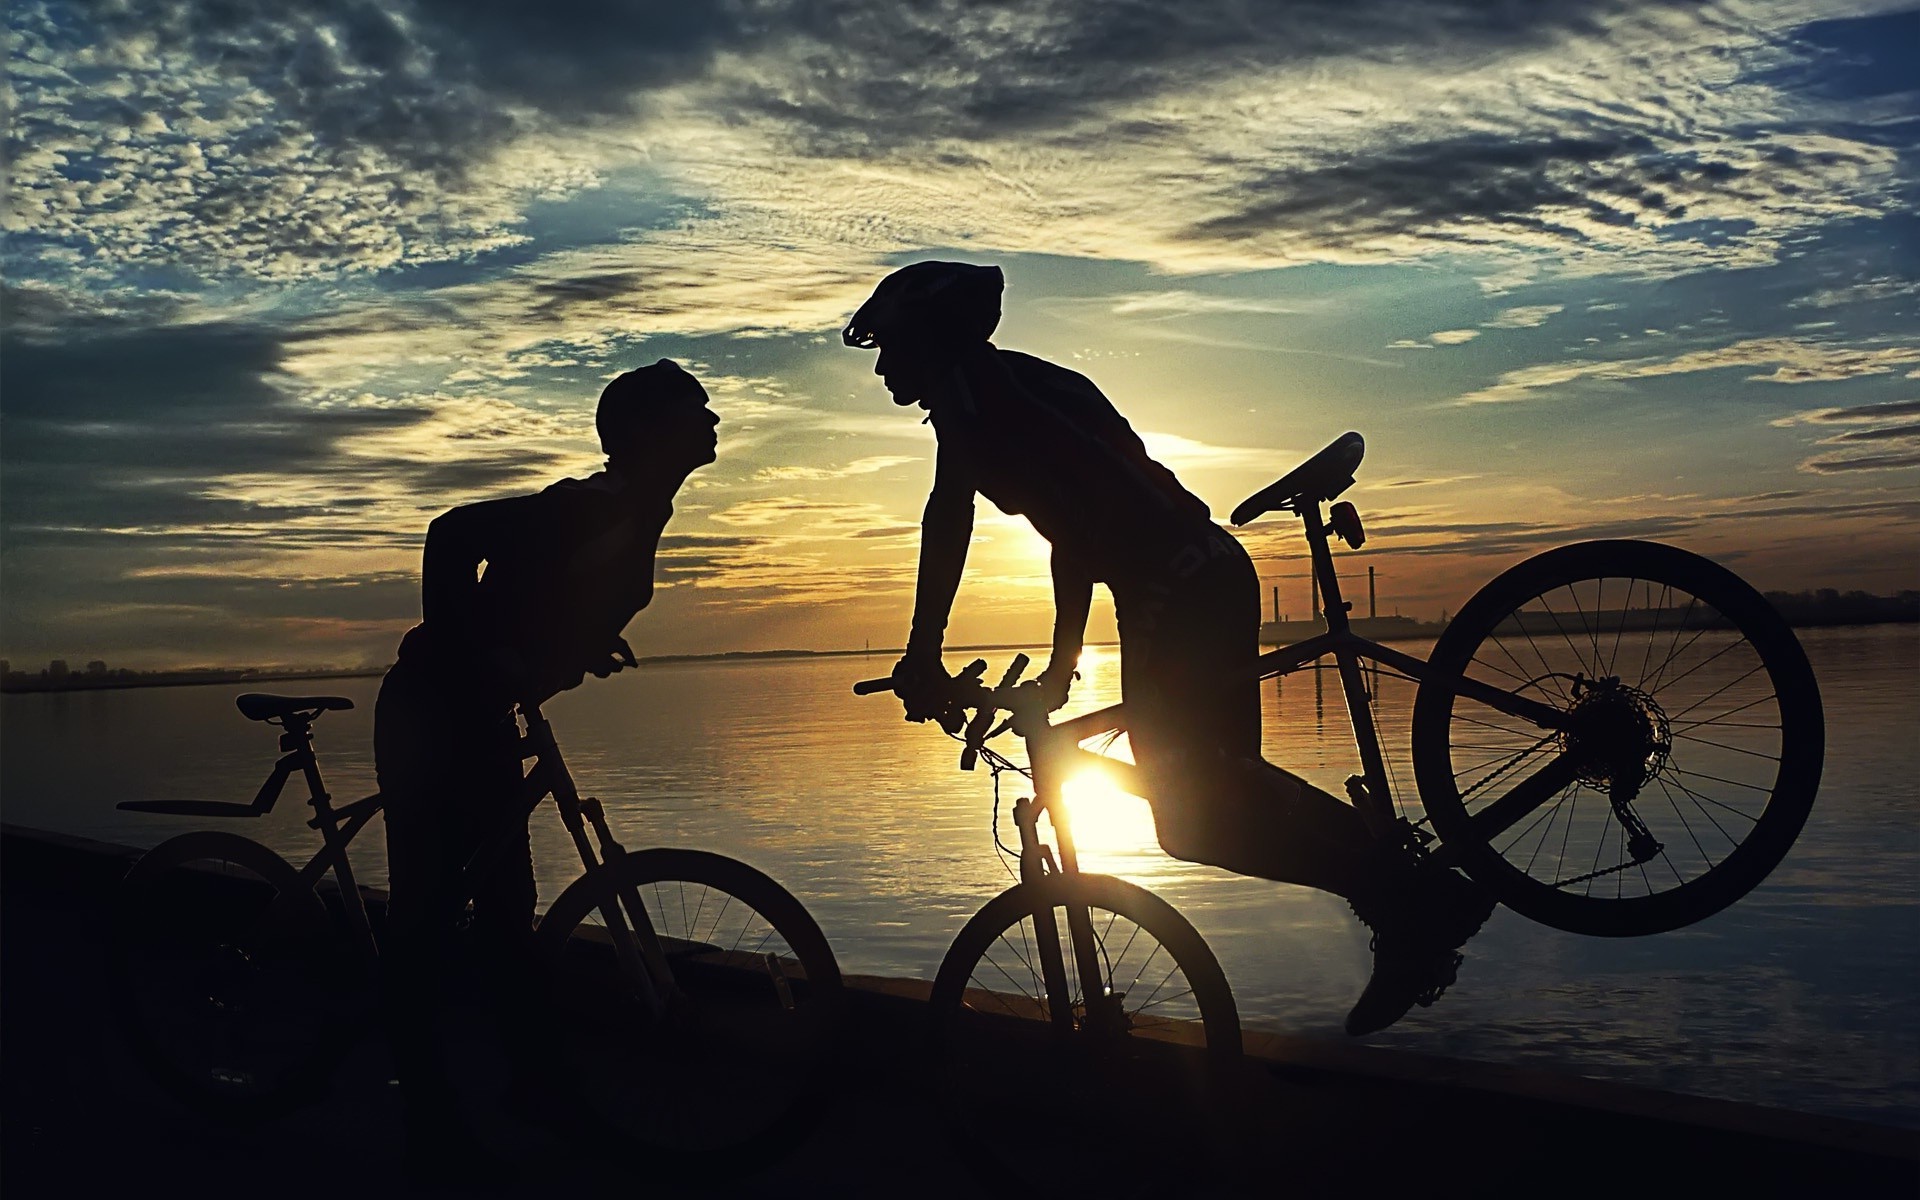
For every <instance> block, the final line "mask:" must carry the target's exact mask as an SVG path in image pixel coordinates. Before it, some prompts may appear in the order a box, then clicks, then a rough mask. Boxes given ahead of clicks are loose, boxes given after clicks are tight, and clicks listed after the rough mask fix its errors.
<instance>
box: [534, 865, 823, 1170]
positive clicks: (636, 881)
mask: <svg viewBox="0 0 1920 1200" xmlns="http://www.w3.org/2000/svg"><path fill="white" fill-rule="evenodd" d="M615 906H618V911H619V912H620V913H622V914H623V916H622V920H623V921H624V922H625V924H626V925H627V926H628V927H629V928H633V927H635V926H637V925H638V923H639V918H640V917H641V916H642V915H644V919H645V921H646V923H647V924H648V925H649V926H650V927H651V928H652V930H653V932H654V934H655V936H656V937H657V938H658V941H659V945H660V949H661V951H662V953H663V956H664V959H665V962H666V964H667V967H668V969H669V970H670V972H671V974H672V981H671V986H670V987H661V986H659V985H657V984H656V983H655V982H653V981H649V980H635V979H631V978H629V977H628V975H627V970H628V968H627V967H625V966H623V963H622V958H621V955H619V954H618V953H617V952H616V949H615V945H614V940H613V939H614V935H613V934H612V933H610V931H609V930H608V928H607V925H606V920H605V917H604V916H603V912H605V911H606V910H610V909H613V908H615ZM539 936H540V943H541V948H542V950H543V958H544V959H545V961H546V962H547V963H548V964H549V967H550V979H551V991H550V995H551V997H552V1004H553V1012H552V1018H553V1033H554V1044H555V1051H556V1054H557V1065H558V1066H559V1068H560V1072H559V1074H560V1078H561V1079H562V1080H564V1081H565V1085H566V1086H567V1087H568V1088H569V1089H571V1090H572V1092H573V1100H574V1101H575V1102H577V1103H578V1104H580V1105H583V1106H584V1110H585V1112H587V1113H588V1114H590V1122H589V1126H588V1127H587V1128H585V1129H584V1130H583V1132H586V1133H589V1134H592V1135H604V1136H610V1137H613V1138H616V1139H618V1140H619V1141H621V1142H623V1143H625V1144H626V1146H627V1147H628V1148H631V1149H634V1150H638V1151H640V1152H642V1153H644V1154H646V1155H648V1156H649V1159H650V1161H652V1162H654V1163H655V1164H657V1165H659V1166H661V1167H664V1168H667V1169H670V1170H693V1169H697V1170H698V1171H700V1172H701V1173H702V1175H711V1174H712V1173H713V1172H715V1171H745V1170H751V1169H755V1168H758V1167H761V1166H764V1165H766V1164H767V1163H769V1162H771V1161H773V1160H774V1159H776V1158H777V1157H779V1156H780V1155H782V1154H784V1153H785V1152H787V1151H788V1150H790V1149H791V1148H792V1147H793V1146H794V1145H795V1144H796V1143H797V1142H798V1141H799V1140H800V1139H801V1138H803V1137H804V1136H805V1135H806V1134H807V1133H808V1132H809V1131H810V1130H811V1128H812V1127H813V1124H814V1122H815V1121H816V1120H817V1119H818V1118H819V1117H820V1116H821V1115H822V1112H823V1111H824V1109H825V1107H826V1104H825V1100H826V1099H827V1097H828V1095H829V1094H830V1092H831V1084H832V1081H833V1079H834V1072H835V1069H836V1065H837V1064H836V1063H835V1061H834V1059H835V1055H836V1051H837V1049H838V1042H839V1039H840V1037H841V1034H842V1032H843V1031H842V1028H841V1023H842V1015H843V1014H842V1009H843V994H842V988H841V980H840V968H839V965H838V964H837V963H836V962H835V961H834V957H833V951H832V949H831V948H830V947H829V946H828V944H827V939H826V936H825V935H824V934H822V933H821V932H820V927H819V925H818V924H816V923H815V922H814V920H813V918H812V917H811V916H810V915H809V914H808V913H807V910H806V909H805V908H804V907H803V906H802V905H801V903H800V902H799V901H798V900H796V899H795V898H794V897H793V895H792V894H791V893H789V892H788V891H787V890H786V889H785V888H783V887H781V886H780V885H779V884H778V883H775V882H774V881H773V880H772V879H770V878H768V877H767V876H766V875H764V874H762V873H761V872H759V871H757V870H755V869H754V868H752V867H750V866H748V865H746V864H745V863H742V862H738V861H736V860H734V859H730V858H725V857H722V856H721V855H718V854H709V853H706V852H703V851H697V850H642V851H639V852H636V853H631V854H627V855H624V856H622V857H621V858H619V859H617V860H616V861H615V862H613V863H612V864H610V865H609V866H606V867H602V868H599V869H597V870H595V871H593V872H591V873H590V874H588V875H586V876H583V877H582V878H581V879H579V880H577V881H576V882H574V883H573V884H572V885H571V886H569V887H568V888H567V890H566V891H564V892H562V893H561V895H560V897H559V898H558V899H557V900H555V901H554V904H553V907H552V908H551V909H550V910H548V912H547V914H546V916H545V917H543V918H542V919H541V921H540V934H539ZM650 996H653V997H657V998H658V999H659V1001H660V1002H661V1003H660V1004H656V1001H655V1000H654V999H650V998H649V997H650ZM662 1005H663V1007H662Z"/></svg>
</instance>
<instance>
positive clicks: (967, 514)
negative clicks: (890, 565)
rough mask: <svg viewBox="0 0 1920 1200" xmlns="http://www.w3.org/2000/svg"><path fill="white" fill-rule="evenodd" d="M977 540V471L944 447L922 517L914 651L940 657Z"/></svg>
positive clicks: (911, 647) (912, 637)
mask: <svg viewBox="0 0 1920 1200" xmlns="http://www.w3.org/2000/svg"><path fill="white" fill-rule="evenodd" d="M972 541H973V479H972V475H971V474H970V473H969V472H968V471H966V470H965V468H964V466H963V465H962V464H961V462H960V461H959V458H958V456H957V455H955V454H953V453H951V452H949V451H945V450H942V451H940V452H938V453H937V455H936V457H935V459H934V469H933V491H932V492H931V493H929V494H928V496H927V507H926V510H925V512H923V513H922V514H921V517H920V570H919V577H918V580H917V582H916V583H915V585H914V592H913V632H912V633H910V634H909V635H908V637H907V654H908V655H909V656H916V655H927V656H931V657H932V658H934V659H935V660H938V658H939V657H940V647H941V645H942V644H943V642H944V641H945V639H946V632H947V619H948V618H949V617H950V616H951V615H952V613H953V597H954V594H955V593H956V592H958V591H959V590H960V573H961V571H962V570H963V569H964V568H965V567H966V565H967V546H968V544H969V543H971V542H972Z"/></svg>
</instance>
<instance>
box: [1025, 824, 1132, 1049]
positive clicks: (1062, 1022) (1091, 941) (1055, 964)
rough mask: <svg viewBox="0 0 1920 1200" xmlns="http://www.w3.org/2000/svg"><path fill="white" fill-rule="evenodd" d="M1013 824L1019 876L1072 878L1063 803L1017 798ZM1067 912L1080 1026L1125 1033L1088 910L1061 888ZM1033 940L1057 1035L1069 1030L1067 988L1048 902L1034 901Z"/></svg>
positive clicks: (1075, 869) (1074, 869)
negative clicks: (1043, 830)
mask: <svg viewBox="0 0 1920 1200" xmlns="http://www.w3.org/2000/svg"><path fill="white" fill-rule="evenodd" d="M1042 812H1046V813H1047V814H1048V817H1049V819H1050V820H1051V821H1052V822H1053V828H1054V834H1055V838H1056V840H1057V841H1058V843H1059V845H1060V859H1059V861H1058V862H1056V861H1055V859H1054V854H1053V850H1052V848H1051V847H1049V846H1048V845H1047V844H1046V843H1045V842H1043V841H1041V840H1040V832H1039V824H1040V814H1041V813H1042ZM1013 819H1014V823H1015V824H1016V825H1017V826H1019V829H1020V878H1021V881H1022V882H1024V883H1030V884H1035V885H1038V884H1040V883H1041V882H1042V881H1043V880H1045V879H1047V878H1050V877H1051V878H1064V879H1077V878H1078V877H1079V874H1080V866H1079V863H1078V862H1077V861H1076V859H1077V856H1076V855H1075V854H1074V851H1073V833H1072V829H1071V828H1070V826H1069V824H1068V817H1067V813H1066V806H1065V805H1063V804H1061V803H1059V802H1058V798H1057V797H1056V798H1055V800H1054V802H1053V803H1051V804H1049V803H1047V802H1045V801H1041V800H1031V799H1021V800H1016V801H1014V803H1013ZM1061 895H1062V903H1063V905H1064V907H1065V908H1066V910H1067V940H1068V942H1069V943H1070V945H1071V946H1072V950H1073V960H1074V967H1075V969H1076V973H1077V974H1078V975H1079V977H1080V987H1081V997H1080V1000H1081V1006H1082V1013H1081V1022H1080V1027H1081V1028H1083V1029H1085V1030H1086V1031H1088V1032H1091V1033H1095V1034H1105V1035H1113V1036H1119V1035H1121V1034H1124V1033H1125V1032H1126V1027H1125V1019H1124V1017H1123V1016H1122V1013H1121V1006H1120V1003H1121V999H1122V998H1121V997H1120V996H1118V995H1116V994H1114V993H1113V992H1112V991H1111V989H1109V988H1108V986H1107V971H1106V964H1105V961H1104V955H1103V952H1102V950H1101V947H1100V942H1099V939H1098V938H1096V937H1095V936H1094V932H1093V914H1092V913H1091V912H1090V911H1089V910H1088V908H1087V906H1086V905H1085V904H1084V903H1082V902H1081V901H1080V899H1079V898H1078V897H1077V896H1075V895H1074V894H1073V893H1072V892H1071V891H1070V890H1063V891H1062V894H1061ZM1033 924H1034V938H1035V941H1036V943H1037V947H1036V948H1037V950H1038V951H1039V956H1040V978H1041V981H1042V982H1043V983H1044V984H1045V985H1046V989H1047V1013H1048V1017H1049V1019H1050V1020H1051V1021H1052V1023H1053V1027H1054V1030H1055V1031H1056V1032H1058V1033H1062V1034H1069V1033H1072V1032H1073V1031H1074V1028H1075V1024H1074V1004H1073V990H1072V987H1071V985H1070V984H1069V982H1068V980H1067V964H1066V956H1065V954H1063V953H1062V952H1061V949H1060V925H1059V922H1058V920H1057V919H1056V918H1055V916H1054V910H1053V905H1052V904H1050V903H1047V904H1039V905H1036V906H1035V907H1034V910H1033Z"/></svg>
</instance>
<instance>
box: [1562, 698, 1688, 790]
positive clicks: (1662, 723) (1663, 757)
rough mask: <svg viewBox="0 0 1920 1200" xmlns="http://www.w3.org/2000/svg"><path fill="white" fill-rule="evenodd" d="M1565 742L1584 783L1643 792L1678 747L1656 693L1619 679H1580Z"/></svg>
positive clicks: (1563, 742) (1597, 786)
mask: <svg viewBox="0 0 1920 1200" xmlns="http://www.w3.org/2000/svg"><path fill="white" fill-rule="evenodd" d="M1573 696H1574V700H1573V707H1572V708H1571V709H1569V710H1568V722H1567V729H1566V733H1565V734H1564V735H1563V736H1562V739H1561V744H1562V747H1563V748H1564V749H1565V751H1566V752H1567V753H1568V754H1569V755H1571V756H1572V757H1573V760H1574V762H1575V763H1576V764H1578V775H1577V777H1578V778H1579V780H1580V782H1582V783H1585V784H1587V785H1589V786H1591V787H1595V788H1602V789H1606V788H1611V787H1613V786H1615V785H1623V786H1625V787H1626V788H1627V789H1629V790H1630V791H1632V792H1638V791H1639V789H1640V787H1641V785H1642V784H1644V783H1645V782H1646V781H1647V780H1649V779H1651V778H1653V777H1654V776H1655V775H1657V774H1659V773H1660V769H1661V768H1662V767H1664V766H1665V765H1666V761H1667V754H1668V752H1669V751H1670V750H1671V749H1672V748H1673V731H1672V729H1671V728H1670V727H1669V725H1668V722H1667V714H1666V713H1665V712H1663V711H1662V710H1661V708H1660V706H1659V704H1657V703H1655V702H1654V699H1653V697H1652V696H1649V695H1648V694H1647V693H1645V692H1643V691H1641V690H1640V689H1638V688H1635V687H1629V686H1627V685H1626V684H1623V683H1621V682H1620V681H1619V680H1618V679H1613V678H1608V679H1576V680H1574V684H1573Z"/></svg>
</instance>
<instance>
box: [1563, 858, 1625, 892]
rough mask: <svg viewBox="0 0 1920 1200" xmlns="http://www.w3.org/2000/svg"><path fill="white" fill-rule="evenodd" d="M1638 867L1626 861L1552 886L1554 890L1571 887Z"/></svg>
mask: <svg viewBox="0 0 1920 1200" xmlns="http://www.w3.org/2000/svg"><path fill="white" fill-rule="evenodd" d="M1639 865H1640V864H1639V863H1637V862H1634V861H1632V860H1631V859H1629V860H1628V861H1626V862H1623V863H1620V864H1618V865H1617V866H1611V867H1602V868H1600V869H1599V870H1598V871H1588V872H1587V873H1586V874H1585V875H1575V876H1574V877H1573V878H1572V879H1562V880H1560V881H1559V882H1558V883H1556V884H1554V885H1553V886H1554V887H1556V888H1563V887H1572V886H1573V885H1574V884H1576V883H1585V882H1586V881H1587V880H1589V879H1598V878H1600V877H1601V876H1602V875H1613V874H1617V873H1619V872H1621V871H1624V870H1626V869H1627V868H1628V867H1637V866H1639Z"/></svg>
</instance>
